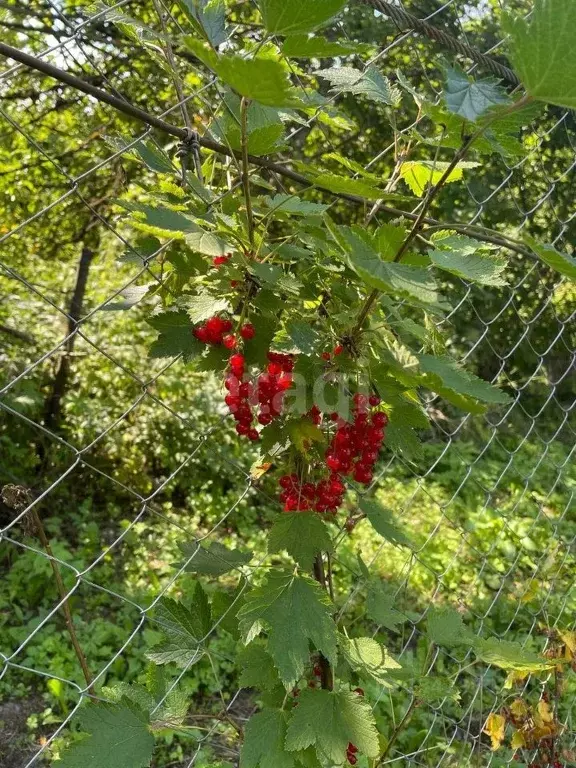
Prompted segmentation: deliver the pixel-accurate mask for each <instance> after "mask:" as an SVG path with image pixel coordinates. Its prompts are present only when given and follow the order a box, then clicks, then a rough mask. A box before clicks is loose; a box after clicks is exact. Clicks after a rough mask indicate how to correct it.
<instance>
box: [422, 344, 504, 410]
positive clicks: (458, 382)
mask: <svg viewBox="0 0 576 768" xmlns="http://www.w3.org/2000/svg"><path fill="white" fill-rule="evenodd" d="M418 361H419V363H420V369H421V370H422V371H423V373H424V374H425V376H424V377H422V384H423V385H424V386H427V387H428V388H429V389H431V390H433V391H435V392H437V393H438V394H439V395H441V396H442V397H445V398H446V399H447V400H449V401H450V402H454V403H455V404H456V405H460V407H463V408H465V409H467V410H470V411H471V412H472V413H478V412H481V411H482V409H481V408H479V407H478V405H475V404H474V401H480V402H482V403H488V404H490V405H506V404H508V403H510V401H511V397H510V395H508V394H506V392H503V391H502V390H501V389H498V387H495V386H493V385H492V384H489V383H488V382H487V381H484V380H483V379H479V378H478V376H475V375H474V374H473V373H470V372H469V371H466V370H464V369H463V368H460V367H459V366H458V364H457V363H456V362H455V361H454V360H452V359H451V358H449V357H435V356H434V355H418ZM459 396H463V397H459ZM470 398H472V401H471V400H470Z"/></svg>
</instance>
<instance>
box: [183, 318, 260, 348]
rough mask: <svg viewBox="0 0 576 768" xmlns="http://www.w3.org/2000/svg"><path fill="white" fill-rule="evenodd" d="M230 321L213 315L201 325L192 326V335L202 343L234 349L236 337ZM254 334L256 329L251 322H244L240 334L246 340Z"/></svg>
mask: <svg viewBox="0 0 576 768" xmlns="http://www.w3.org/2000/svg"><path fill="white" fill-rule="evenodd" d="M231 330H232V321H231V320H224V319H222V318H221V317H219V316H218V315H214V317H211V318H210V319H209V320H206V322H205V323H203V324H202V325H199V326H197V327H196V328H194V331H193V333H194V336H195V337H196V338H197V339H198V341H201V342H202V343H204V344H212V345H213V346H216V347H218V346H224V347H226V349H236V346H237V344H238V339H237V338H236V336H235V335H234V334H233V333H230V331H231ZM255 335H256V330H255V328H254V326H253V325H252V323H246V325H243V326H242V328H241V329H240V336H241V337H242V338H243V339H244V340H245V341H248V340H249V339H253V338H254V336H255Z"/></svg>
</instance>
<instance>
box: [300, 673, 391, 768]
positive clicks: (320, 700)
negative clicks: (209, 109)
mask: <svg viewBox="0 0 576 768" xmlns="http://www.w3.org/2000/svg"><path fill="white" fill-rule="evenodd" d="M349 743H352V744H354V745H355V746H356V747H358V750H359V752H360V753H361V754H363V755H366V756H367V757H377V756H378V754H379V751H380V750H379V744H378V731H377V730H376V724H375V722H374V715H373V714H372V709H371V707H370V706H369V705H368V704H367V703H366V701H364V698H363V697H362V696H359V695H358V694H357V693H352V692H350V691H340V692H336V691H327V690H323V689H317V690H311V689H310V688H309V689H307V690H305V691H302V693H301V694H300V697H299V700H298V706H297V707H296V708H295V709H293V710H292V717H291V719H290V722H289V723H288V731H287V733H286V749H288V750H290V751H296V750H303V749H306V748H307V747H310V746H312V745H314V746H315V747H316V753H317V755H318V758H319V759H320V760H322V759H323V758H324V759H326V758H327V759H328V760H330V761H331V762H332V763H336V764H337V765H341V764H342V763H343V762H344V760H345V755H346V749H347V747H348V744H349Z"/></svg>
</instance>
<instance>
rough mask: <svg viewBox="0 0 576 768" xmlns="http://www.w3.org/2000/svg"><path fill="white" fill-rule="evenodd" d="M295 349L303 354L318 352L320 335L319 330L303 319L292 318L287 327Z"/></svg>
mask: <svg viewBox="0 0 576 768" xmlns="http://www.w3.org/2000/svg"><path fill="white" fill-rule="evenodd" d="M286 331H287V333H288V336H289V337H290V341H291V342H292V344H293V345H294V351H295V352H300V353H301V354H303V355H313V354H314V353H315V352H317V348H318V344H319V343H320V337H319V335H318V332H317V331H315V330H314V328H312V327H311V326H310V323H307V322H304V321H303V320H292V321H291V322H289V323H288V325H287V327H286Z"/></svg>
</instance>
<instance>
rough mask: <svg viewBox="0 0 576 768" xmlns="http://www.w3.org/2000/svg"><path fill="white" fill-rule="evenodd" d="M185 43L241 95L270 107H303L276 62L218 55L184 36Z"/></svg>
mask: <svg viewBox="0 0 576 768" xmlns="http://www.w3.org/2000/svg"><path fill="white" fill-rule="evenodd" d="M184 43H185V45H186V47H187V48H188V50H190V51H191V52H192V53H193V54H194V55H195V56H197V57H198V58H199V59H200V60H201V61H203V62H204V64H206V66H208V67H210V69H212V71H213V72H214V73H215V74H216V75H218V77H219V78H220V79H221V80H222V81H223V82H224V83H225V84H226V85H227V86H229V87H230V88H231V89H232V90H233V91H236V93H238V94H240V96H245V97H246V98H247V99H254V100H255V101H258V102H260V104H265V105H267V106H270V107H302V106H306V104H305V103H304V102H303V101H302V99H301V98H300V94H299V92H298V91H297V90H296V89H295V88H294V87H293V86H292V83H291V82H290V80H289V78H288V75H287V74H286V70H285V69H284V67H283V66H282V65H281V63H280V62H279V61H274V60H273V59H271V58H268V57H265V56H254V57H253V58H251V59H244V58H242V56H238V55H236V54H226V55H221V56H219V55H218V54H216V53H215V52H214V50H213V49H212V48H210V47H209V46H208V45H204V44H203V43H201V42H200V41H199V40H197V39H196V38H193V37H185V38H184Z"/></svg>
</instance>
